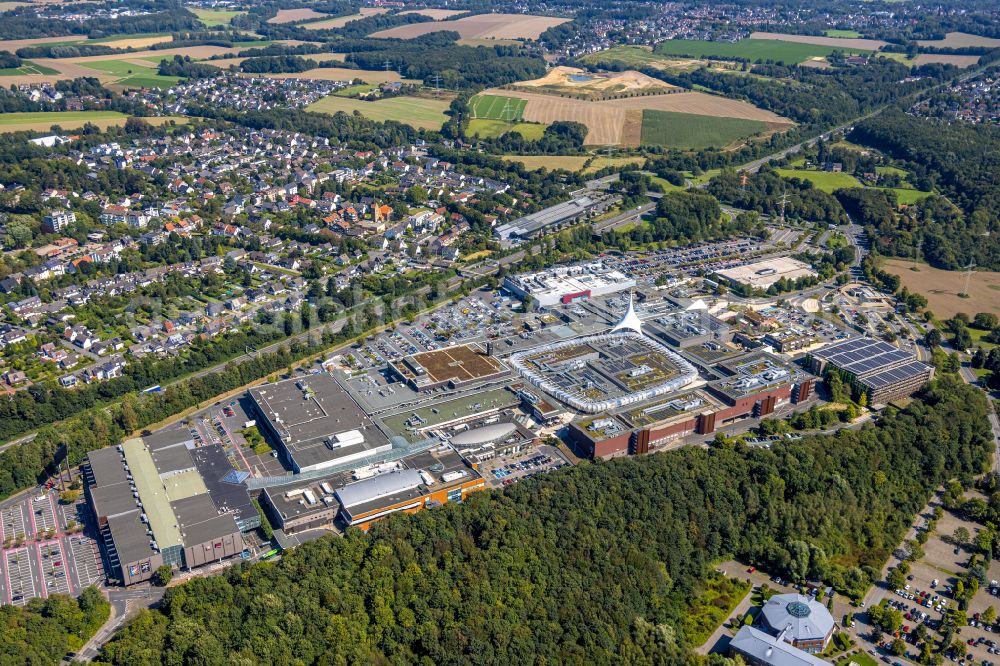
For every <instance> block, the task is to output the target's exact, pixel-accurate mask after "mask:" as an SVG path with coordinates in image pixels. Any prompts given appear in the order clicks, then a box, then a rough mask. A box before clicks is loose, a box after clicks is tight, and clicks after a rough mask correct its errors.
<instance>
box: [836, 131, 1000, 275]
mask: <svg viewBox="0 0 1000 666" xmlns="http://www.w3.org/2000/svg"><path fill="white" fill-rule="evenodd" d="M848 138H849V139H850V140H851V141H855V142H858V143H862V144H864V145H868V146H872V147H873V148H877V149H879V150H881V151H883V152H885V153H886V154H888V155H890V156H892V157H893V158H895V159H899V160H903V163H904V165H905V166H906V168H908V169H910V170H911V171H912V172H913V173H914V177H915V179H916V181H917V182H918V183H919V182H923V183H926V184H929V185H930V186H933V187H935V188H937V189H939V190H940V191H942V192H943V193H944V194H946V195H947V197H948V199H949V200H950V202H953V203H950V202H949V201H947V200H943V199H941V198H940V197H937V198H931V199H930V200H925V201H923V202H921V203H920V204H919V205H917V206H916V217H915V218H910V219H908V218H907V216H901V217H900V218H898V219H897V220H894V221H889V220H886V219H885V218H879V219H876V220H866V222H867V223H870V224H873V225H874V226H875V227H876V228H877V230H878V231H879V232H880V234H881V235H884V236H886V238H887V239H888V242H886V243H884V244H883V247H882V248H881V249H882V251H884V252H886V253H887V254H897V255H901V256H913V252H914V246H915V245H916V246H919V248H920V250H921V251H922V253H923V254H924V256H925V258H926V259H927V260H928V261H929V262H930V263H931V264H934V265H936V266H939V267H941V268H946V269H950V270H955V269H958V268H961V267H964V266H966V265H967V264H968V263H969V262H970V261H971V262H974V263H975V264H976V265H977V266H981V267H984V268H989V269H990V270H1000V128H997V127H994V126H990V125H973V124H968V123H960V122H959V123H946V122H943V121H940V120H936V119H929V118H917V117H914V116H912V115H909V114H906V113H903V112H901V111H887V112H885V113H881V114H879V115H877V116H874V117H872V118H869V119H868V120H865V121H864V122H861V123H859V124H858V125H857V127H855V128H854V131H853V132H851V134H850V136H849V137H848ZM956 206H957V208H956ZM900 232H909V233H912V234H915V235H916V236H917V238H916V239H913V237H912V236H911V235H909V234H908V235H906V236H905V237H903V239H902V242H900V241H899V239H898V238H897V239H893V238H891V236H893V235H896V234H900Z"/></svg>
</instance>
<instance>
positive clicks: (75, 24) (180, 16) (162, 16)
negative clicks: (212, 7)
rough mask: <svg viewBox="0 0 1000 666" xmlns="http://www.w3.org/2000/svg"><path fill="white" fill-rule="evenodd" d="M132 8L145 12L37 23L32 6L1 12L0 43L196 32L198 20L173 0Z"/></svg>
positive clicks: (142, 0)
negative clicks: (21, 40) (72, 37)
mask: <svg viewBox="0 0 1000 666" xmlns="http://www.w3.org/2000/svg"><path fill="white" fill-rule="evenodd" d="M129 4H130V5H131V6H132V7H133V8H135V9H139V10H143V11H148V12H150V13H148V14H141V15H139V16H119V17H117V18H106V17H102V18H95V19H91V20H86V21H60V20H51V19H47V20H44V21H40V20H38V17H37V16H36V15H35V8H34V7H32V6H30V5H29V6H24V7H17V8H15V9H12V10H10V11H7V12H3V20H0V39H33V38H37V37H53V36H60V35H82V36H87V37H93V38H99V37H105V36H107V35H131V34H139V33H162V32H180V31H183V30H200V29H203V26H202V24H201V22H200V21H198V17H196V16H195V15H194V14H193V13H192V12H189V11H188V10H187V9H185V8H184V6H183V5H182V4H181V3H180V2H177V0H132V2H130V3H129Z"/></svg>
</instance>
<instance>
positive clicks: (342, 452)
mask: <svg viewBox="0 0 1000 666" xmlns="http://www.w3.org/2000/svg"><path fill="white" fill-rule="evenodd" d="M249 395H250V399H251V401H252V403H253V407H254V410H255V412H256V414H257V416H258V417H259V418H258V419H257V423H258V425H259V426H260V428H261V430H262V432H263V433H265V435H266V436H268V437H269V438H270V439H271V440H272V441H273V442H274V444H275V448H276V449H277V450H278V451H280V452H281V453H282V455H283V456H284V458H285V460H286V461H287V462H288V463H289V465H290V466H291V468H292V469H293V470H294V471H295V472H296V473H297V474H301V473H306V472H316V471H319V470H323V469H327V468H331V467H335V466H337V465H343V464H345V463H350V462H355V461H358V462H360V461H361V460H363V459H365V458H369V457H372V456H376V455H378V454H381V453H385V452H387V451H389V450H390V449H391V448H392V445H391V444H390V443H389V439H388V437H386V436H385V434H383V433H382V431H381V430H379V428H378V427H377V426H376V425H375V424H374V423H373V422H372V420H371V419H369V418H368V415H367V414H365V412H364V411H363V410H362V409H361V407H359V406H358V404H357V403H356V402H355V401H354V399H353V398H352V397H351V396H350V394H348V393H347V392H346V391H345V390H344V389H343V388H342V387H341V386H340V384H338V383H337V381H336V380H335V379H334V378H333V377H332V376H331V375H328V374H326V373H321V374H316V375H309V376H306V377H301V378H297V379H288V380H285V381H281V382H276V383H274V384H266V385H264V386H261V387H258V388H255V389H251V390H250V392H249Z"/></svg>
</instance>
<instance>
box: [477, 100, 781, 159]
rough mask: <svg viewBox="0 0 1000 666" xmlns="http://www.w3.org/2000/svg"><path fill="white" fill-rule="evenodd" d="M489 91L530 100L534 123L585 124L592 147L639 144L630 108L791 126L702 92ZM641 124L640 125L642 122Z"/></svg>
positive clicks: (529, 114)
mask: <svg viewBox="0 0 1000 666" xmlns="http://www.w3.org/2000/svg"><path fill="white" fill-rule="evenodd" d="M486 94H492V95H499V96H504V95H507V96H511V97H519V98H521V99H524V100H526V101H527V102H528V103H527V105H526V106H525V107H524V113H523V117H524V119H525V120H528V121H531V122H538V123H546V124H551V123H553V122H556V121H559V120H567V121H573V122H578V123H582V124H584V125H586V126H587V129H588V132H587V138H586V143H587V144H588V145H593V146H607V145H624V146H637V145H639V139H640V135H639V132H637V131H635V129H634V128H633V129H632V131H629V132H627V133H626V120H627V116H628V112H629V111H633V112H635V111H638V112H639V114H640V115H641V112H642V110H644V109H654V110H657V111H672V112H674V113H690V114H695V115H703V116H718V117H723V118H745V119H748V120H760V121H763V122H766V123H771V124H772V126H775V127H777V126H788V127H790V126H791V125H792V123H791V122H790V121H789V120H787V119H785V118H782V117H781V116H779V115H777V114H774V113H771V112H770V111H765V110H764V109H759V108H757V107H755V106H753V105H752V104H747V103H746V102H740V101H737V100H733V99H727V98H725V97H719V96H716V95H708V94H706V93H700V92H680V93H673V94H669V95H649V96H645V97H627V98H625V99H614V100H605V101H600V102H589V101H584V100H576V99H566V98H563V97H554V96H552V95H540V94H538V93H532V92H526V91H523V90H517V89H511V90H499V89H493V90H487V91H486ZM635 115H636V114H635V113H633V114H632V116H635ZM634 125H635V122H634V118H633V122H632V123H630V124H629V126H630V127H632V126H634ZM639 126H640V127H641V122H640V123H639Z"/></svg>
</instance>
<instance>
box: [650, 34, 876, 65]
mask: <svg viewBox="0 0 1000 666" xmlns="http://www.w3.org/2000/svg"><path fill="white" fill-rule="evenodd" d="M653 51H654V52H655V53H659V54H662V55H673V56H688V57H691V58H711V57H717V58H746V59H747V60H751V61H753V60H774V61H776V62H785V63H800V62H804V61H806V60H809V59H810V58H822V57H826V56H828V55H830V54H831V53H833V52H835V51H843V52H844V53H860V54H865V53H871V51H865V50H862V49H842V48H836V47H833V46H821V45H818V44H800V43H797V42H785V41H779V40H777V39H741V40H740V41H738V42H710V41H706V40H702V39H668V40H667V41H665V42H660V43H659V44H657V45H656V47H655V48H654V49H653Z"/></svg>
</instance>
